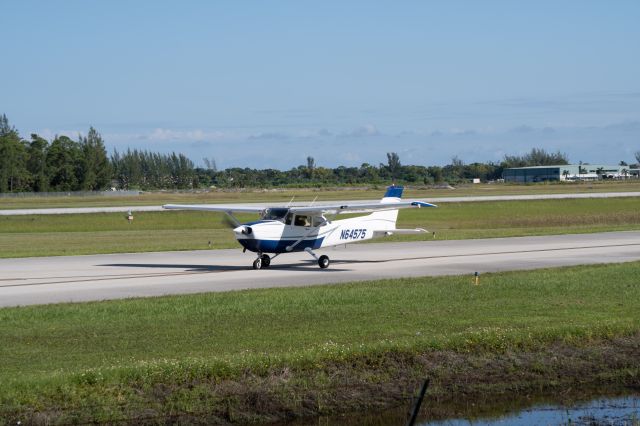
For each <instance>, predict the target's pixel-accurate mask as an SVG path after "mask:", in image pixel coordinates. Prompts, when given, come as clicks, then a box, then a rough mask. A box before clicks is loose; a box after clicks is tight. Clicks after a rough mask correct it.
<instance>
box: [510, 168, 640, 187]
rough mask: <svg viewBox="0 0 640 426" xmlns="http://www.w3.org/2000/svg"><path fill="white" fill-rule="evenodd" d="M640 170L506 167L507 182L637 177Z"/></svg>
mask: <svg viewBox="0 0 640 426" xmlns="http://www.w3.org/2000/svg"><path fill="white" fill-rule="evenodd" d="M639 175H640V170H638V169H632V168H630V167H629V166H611V165H607V164H565V165H560V166H535V167H514V168H511V169H504V171H503V172H502V178H503V179H504V181H505V182H520V183H530V182H547V181H564V180H569V181H571V180H598V179H630V178H635V179H637V178H638V177H639Z"/></svg>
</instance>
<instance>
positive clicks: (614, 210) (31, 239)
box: [0, 198, 640, 258]
mask: <svg viewBox="0 0 640 426" xmlns="http://www.w3.org/2000/svg"><path fill="white" fill-rule="evenodd" d="M255 217H256V216H239V219H240V220H250V219H254V218H255ZM339 218H340V217H339ZM398 227H401V228H413V227H420V228H426V229H428V230H429V231H432V232H435V233H436V234H435V238H436V239H467V238H491V237H512V236H526V235H548V234H562V233H583V232H584V233H587V232H603V231H621V230H637V229H640V200H639V199H637V198H611V199H606V200H601V199H568V200H539V201H503V202H478V203H444V204H442V205H441V206H440V207H439V208H437V209H411V210H402V211H401V212H400V216H399V221H398ZM433 238H434V235H433V234H432V233H430V234H428V235H419V236H402V237H391V238H388V239H387V240H391V241H409V240H413V241H415V240H425V239H426V240H429V239H433ZM375 241H384V239H383V240H380V239H378V240H375ZM209 242H211V247H210V246H209ZM237 247H239V246H238V244H237V243H236V241H235V239H234V238H233V234H232V233H231V232H230V231H229V230H228V229H227V228H226V227H225V226H224V225H223V223H222V215H221V214H218V213H208V212H186V211H171V212H147V213H144V212H141V213H137V214H136V215H135V219H134V221H133V223H132V224H129V223H127V221H126V220H125V218H124V215H123V214H120V213H113V214H108V213H97V214H75V215H34V216H0V257H4V258H6V257H26V256H49V255H71V254H92V253H116V252H141V251H166V250H194V249H207V248H237Z"/></svg>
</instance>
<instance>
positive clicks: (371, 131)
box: [340, 124, 380, 138]
mask: <svg viewBox="0 0 640 426" xmlns="http://www.w3.org/2000/svg"><path fill="white" fill-rule="evenodd" d="M369 136H380V132H379V131H378V129H377V128H376V126H374V125H373V124H365V125H364V126H360V127H357V128H355V129H353V130H350V131H348V132H344V133H341V134H340V137H344V138H363V137H369Z"/></svg>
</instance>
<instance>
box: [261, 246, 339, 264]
mask: <svg viewBox="0 0 640 426" xmlns="http://www.w3.org/2000/svg"><path fill="white" fill-rule="evenodd" d="M304 251H306V252H307V253H309V254H310V255H311V256H313V258H314V259H316V260H317V261H318V266H319V267H320V268H321V269H327V268H328V267H329V264H330V263H331V261H330V260H329V256H327V255H324V254H323V255H322V256H320V257H318V256H317V255H316V254H315V253H314V252H313V251H312V250H311V249H310V248H306V249H304ZM277 255H278V254H276V255H275V256H273V257H274V258H275V257H276V256H277ZM269 265H271V257H269V255H268V254H263V253H258V258H257V259H256V260H254V261H253V269H263V268H268V267H269Z"/></svg>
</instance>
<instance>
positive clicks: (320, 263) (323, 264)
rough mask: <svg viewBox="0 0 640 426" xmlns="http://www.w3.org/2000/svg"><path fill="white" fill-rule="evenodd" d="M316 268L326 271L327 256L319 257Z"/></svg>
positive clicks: (327, 264)
mask: <svg viewBox="0 0 640 426" xmlns="http://www.w3.org/2000/svg"><path fill="white" fill-rule="evenodd" d="M318 266H320V268H322V269H326V268H328V267H329V256H327V255H324V254H323V255H322V256H320V259H318Z"/></svg>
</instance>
